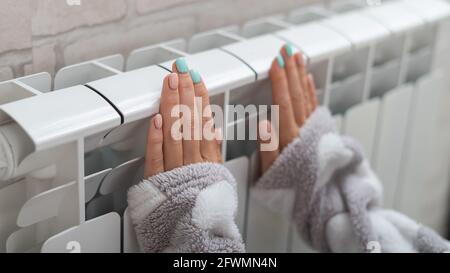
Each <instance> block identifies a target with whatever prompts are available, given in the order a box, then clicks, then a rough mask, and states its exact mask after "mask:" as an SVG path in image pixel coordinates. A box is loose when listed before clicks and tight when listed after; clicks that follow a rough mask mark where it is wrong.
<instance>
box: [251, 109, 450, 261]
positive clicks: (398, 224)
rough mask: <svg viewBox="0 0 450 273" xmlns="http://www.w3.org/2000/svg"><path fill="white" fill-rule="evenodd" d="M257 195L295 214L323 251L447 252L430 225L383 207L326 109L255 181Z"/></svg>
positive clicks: (357, 153)
mask: <svg viewBox="0 0 450 273" xmlns="http://www.w3.org/2000/svg"><path fill="white" fill-rule="evenodd" d="M254 192H255V197H256V198H257V199H259V200H260V202H261V203H262V204H265V205H267V206H268V207H269V208H271V209H273V210H276V211H278V212H281V213H284V214H288V215H289V216H290V217H292V219H293V222H294V223H295V225H296V227H297V230H298V232H299V233H300V235H301V236H302V237H303V238H304V239H305V240H306V241H307V242H309V243H310V244H311V245H312V246H313V247H314V248H316V249H317V250H319V251H322V252H443V251H446V250H450V248H449V247H450V244H449V243H448V242H447V241H445V240H443V239H442V238H441V237H440V236H438V235H437V234H435V233H434V232H432V231H431V230H429V229H427V228H425V227H423V226H421V225H420V224H418V223H416V222H415V221H413V220H411V219H409V218H408V217H406V216H404V215H402V214H400V213H397V212H395V211H390V210H385V209H383V208H382V206H381V203H382V186H381V183H380V182H379V180H378V178H377V177H376V175H375V174H374V173H373V172H372V170H371V168H370V166H369V163H368V162H367V160H366V159H365V157H364V154H363V152H362V148H361V147H360V146H359V144H358V143H357V142H356V141H354V140H353V139H351V138H348V137H343V136H340V135H339V134H338V133H337V130H336V128H335V125H334V120H333V118H332V117H331V114H330V113H329V111H328V110H327V109H325V108H319V109H317V110H316V111H315V112H314V113H313V114H312V115H311V117H310V118H309V119H308V121H307V122H306V123H305V125H304V126H303V128H301V129H300V134H299V136H298V137H297V138H296V139H295V140H294V141H293V142H292V143H290V145H288V146H287V147H286V148H285V149H284V150H283V152H282V154H281V155H280V156H279V157H278V158H277V160H276V161H275V163H274V164H273V165H272V167H271V168H270V169H269V170H268V171H267V172H266V173H265V174H264V175H263V176H262V177H261V178H260V179H259V181H257V183H256V185H255V187H254Z"/></svg>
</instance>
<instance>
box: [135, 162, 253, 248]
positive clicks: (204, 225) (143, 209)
mask: <svg viewBox="0 0 450 273" xmlns="http://www.w3.org/2000/svg"><path fill="white" fill-rule="evenodd" d="M128 205H129V209H130V216H131V220H132V223H133V225H134V228H135V231H136V234H137V239H138V242H139V244H140V247H141V249H142V251H144V252H153V253H154V252H182V253H187V252H244V251H245V248H244V244H243V241H242V237H241V235H240V233H239V230H238V228H237V226H236V224H235V221H234V218H235V214H236V210H237V193H236V182H235V180H234V178H233V176H232V175H231V174H230V173H229V171H228V170H227V169H226V168H225V167H223V166H222V165H219V164H212V163H198V164H193V165H188V166H183V167H180V168H177V169H174V170H171V171H168V172H164V173H160V174H157V175H155V176H152V177H150V178H148V179H147V180H143V181H142V182H141V183H139V184H138V185H136V186H133V187H132V188H130V190H129V192H128Z"/></svg>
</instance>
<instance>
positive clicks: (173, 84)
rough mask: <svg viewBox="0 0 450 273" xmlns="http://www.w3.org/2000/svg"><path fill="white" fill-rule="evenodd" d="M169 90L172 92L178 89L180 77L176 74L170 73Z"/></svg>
mask: <svg viewBox="0 0 450 273" xmlns="http://www.w3.org/2000/svg"><path fill="white" fill-rule="evenodd" d="M169 88H170V89H172V90H177V89H178V75H177V74H176V73H170V75H169Z"/></svg>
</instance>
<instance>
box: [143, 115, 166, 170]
mask: <svg viewBox="0 0 450 273" xmlns="http://www.w3.org/2000/svg"><path fill="white" fill-rule="evenodd" d="M162 123H163V120H162V116H161V115H160V114H157V115H156V116H154V117H153V118H151V119H150V122H149V126H148V135H147V146H146V152H145V166H144V177H145V178H149V177H150V176H153V175H155V174H158V173H161V172H164V154H163V131H162Z"/></svg>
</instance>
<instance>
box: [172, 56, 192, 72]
mask: <svg viewBox="0 0 450 273" xmlns="http://www.w3.org/2000/svg"><path fill="white" fill-rule="evenodd" d="M175 65H176V66H177V70H178V72H179V73H188V72H189V68H188V66H187V64H186V61H185V60H184V58H178V59H177V60H176V61H175Z"/></svg>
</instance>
